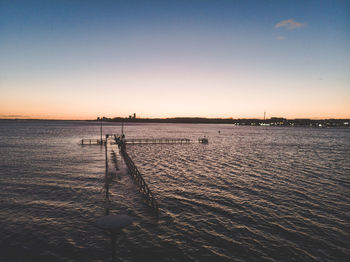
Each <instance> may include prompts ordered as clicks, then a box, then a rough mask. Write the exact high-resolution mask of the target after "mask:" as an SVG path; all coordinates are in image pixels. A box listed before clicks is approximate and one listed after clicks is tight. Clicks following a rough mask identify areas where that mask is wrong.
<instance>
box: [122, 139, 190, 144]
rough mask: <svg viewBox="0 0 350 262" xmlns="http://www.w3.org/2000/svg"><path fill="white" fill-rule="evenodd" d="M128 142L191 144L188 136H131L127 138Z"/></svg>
mask: <svg viewBox="0 0 350 262" xmlns="http://www.w3.org/2000/svg"><path fill="white" fill-rule="evenodd" d="M125 143H126V144H132V145H133V144H189V143H191V139H188V138H129V139H125Z"/></svg>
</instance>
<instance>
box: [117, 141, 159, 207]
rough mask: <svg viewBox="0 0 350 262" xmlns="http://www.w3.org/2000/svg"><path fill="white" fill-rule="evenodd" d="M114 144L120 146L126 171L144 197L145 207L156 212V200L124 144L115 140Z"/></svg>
mask: <svg viewBox="0 0 350 262" xmlns="http://www.w3.org/2000/svg"><path fill="white" fill-rule="evenodd" d="M116 142H117V143H118V144H119V146H120V152H121V154H122V156H123V158H124V161H125V164H126V165H127V167H128V169H129V173H130V175H131V177H132V179H133V180H134V182H135V183H136V185H137V187H138V189H139V190H140V192H141V193H142V194H143V196H144V197H145V199H146V202H147V205H148V206H150V207H151V208H152V209H153V210H154V211H156V212H158V204H157V202H156V199H155V197H154V195H153V193H152V191H151V190H150V189H149V187H148V186H147V184H146V182H145V180H144V179H143V177H142V175H141V173H140V172H139V170H138V169H137V167H136V165H135V164H134V161H132V159H131V158H130V156H129V155H128V153H127V152H126V149H125V142H124V141H122V140H119V141H117V139H116Z"/></svg>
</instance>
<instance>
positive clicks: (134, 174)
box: [80, 134, 208, 215]
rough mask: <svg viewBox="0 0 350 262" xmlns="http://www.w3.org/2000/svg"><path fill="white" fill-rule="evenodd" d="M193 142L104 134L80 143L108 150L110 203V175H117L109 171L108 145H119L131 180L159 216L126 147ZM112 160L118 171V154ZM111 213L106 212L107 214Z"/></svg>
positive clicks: (154, 203) (107, 193) (146, 186)
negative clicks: (101, 146)
mask: <svg viewBox="0 0 350 262" xmlns="http://www.w3.org/2000/svg"><path fill="white" fill-rule="evenodd" d="M192 142H196V141H192V140H191V139H188V138H130V139H125V138H124V135H121V136H119V135H118V136H117V135H110V134H106V138H105V139H102V134H101V139H92V138H84V139H82V140H81V141H80V144H81V145H104V146H105V148H106V152H105V153H106V163H105V164H106V174H105V180H106V182H105V183H106V185H105V188H106V199H107V200H108V201H109V190H108V189H109V183H110V179H111V178H110V175H109V174H110V173H111V174H112V173H115V171H113V172H109V171H108V169H109V167H108V158H107V145H108V144H109V145H113V144H114V145H118V147H119V149H120V154H121V156H122V157H123V159H124V162H125V164H126V166H127V167H128V169H129V174H130V176H131V178H132V179H133V181H134V182H135V184H136V185H137V187H138V189H139V191H140V192H141V193H142V195H143V196H144V197H145V200H146V203H147V205H148V206H149V207H151V208H152V209H153V211H155V212H156V214H157V215H158V204H157V201H156V199H155V197H154V194H153V193H152V191H151V190H150V188H149V187H148V185H147V183H146V181H145V180H144V178H143V177H142V174H141V173H140V171H139V170H138V169H137V167H136V165H135V163H134V162H133V161H132V159H131V158H130V156H129V155H128V153H127V152H126V145H127V144H129V145H137V144H139V145H141V144H144V145H145V144H189V143H192ZM198 142H199V143H203V144H207V143H208V139H207V138H205V137H204V138H200V139H198ZM111 160H112V161H113V162H114V164H115V168H116V170H118V166H117V158H116V154H115V152H114V151H112V158H111ZM107 213H109V210H108V212H107V211H106V214H107Z"/></svg>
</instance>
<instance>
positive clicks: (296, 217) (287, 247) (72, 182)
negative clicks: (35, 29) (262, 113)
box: [0, 121, 350, 261]
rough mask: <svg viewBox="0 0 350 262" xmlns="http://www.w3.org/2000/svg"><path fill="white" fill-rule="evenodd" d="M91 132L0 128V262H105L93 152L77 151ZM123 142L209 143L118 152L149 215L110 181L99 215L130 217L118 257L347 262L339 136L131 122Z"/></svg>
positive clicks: (349, 140)
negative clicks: (150, 202)
mask: <svg viewBox="0 0 350 262" xmlns="http://www.w3.org/2000/svg"><path fill="white" fill-rule="evenodd" d="M119 130H120V128H119V124H109V125H108V127H105V132H106V133H119ZM219 130H220V131H221V133H220V134H219V133H218V131H219ZM98 132H99V129H98V126H97V124H95V123H88V122H55V121H17V122H16V121H0V260H1V261H110V259H111V247H110V237H109V235H108V234H106V232H103V231H102V230H100V229H98V228H97V227H96V226H95V221H96V219H97V218H99V217H101V216H103V215H104V214H105V208H106V203H105V198H104V195H105V194H104V171H105V167H104V164H105V163H104V148H103V147H100V146H80V145H78V142H79V140H80V139H81V138H82V137H85V138H86V137H98ZM126 134H127V137H129V138H131V137H185V138H191V139H197V138H198V137H203V136H204V135H206V136H207V137H209V144H208V145H203V144H198V143H193V144H189V145H134V146H128V148H127V151H128V153H129V154H130V156H131V157H132V158H133V159H134V162H135V164H136V165H137V167H138V168H139V170H140V171H141V173H142V174H144V178H145V180H146V181H147V182H148V184H149V187H150V188H151V189H152V190H153V192H154V194H155V196H156V198H157V200H158V204H159V218H158V219H156V218H155V216H154V215H153V214H152V213H151V212H150V211H149V209H148V208H147V207H146V206H145V204H144V202H143V201H142V197H141V195H140V193H139V192H138V191H137V190H136V187H135V185H134V184H133V183H132V181H131V180H130V178H129V176H128V174H127V173H126V172H120V173H119V174H118V176H117V177H116V178H115V179H114V180H113V181H112V183H111V185H110V193H111V197H110V201H111V202H110V205H109V208H110V213H111V214H118V213H120V214H128V215H129V216H131V217H133V218H134V220H135V222H134V224H133V225H131V226H130V227H128V228H127V229H125V230H124V231H123V232H122V233H121V234H120V235H119V238H118V240H117V257H118V258H119V259H120V260H122V261H350V251H349V250H350V129H312V128H273V127H233V126H230V125H192V124H137V125H136V124H134V125H128V126H127V127H126Z"/></svg>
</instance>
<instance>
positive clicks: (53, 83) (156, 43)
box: [0, 0, 350, 119]
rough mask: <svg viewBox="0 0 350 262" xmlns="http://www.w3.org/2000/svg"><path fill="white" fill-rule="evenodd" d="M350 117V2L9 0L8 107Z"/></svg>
mask: <svg viewBox="0 0 350 262" xmlns="http://www.w3.org/2000/svg"><path fill="white" fill-rule="evenodd" d="M264 111H266V112H267V117H272V116H282V117H287V118H302V117H307V118H350V1H348V0H344V1H340V0H330V1H322V0H317V1H308V0H300V1H298V0H294V1H288V0H283V1H282V0H277V1H273V0H266V1H264V0H256V1H249V0H247V1H239V0H215V1H214V0H193V1H192V0H182V1H181V0H178V1H168V0H159V1H146V0H145V1H133V0H124V1H117V0H115V1H112V0H111V1H104V0H99V1H98V0H59V1H58V0H57V1H55V0H46V1H44V0H42V1H41V0H37V1H30V0H23V1H16V0H0V118H13V117H15V118H56V119H94V118H96V117H97V116H107V117H114V116H128V115H129V114H132V113H136V114H137V116H140V117H175V116H188V117H190V116H194V117H233V118H245V117H258V118H262V117H263V114H264Z"/></svg>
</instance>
